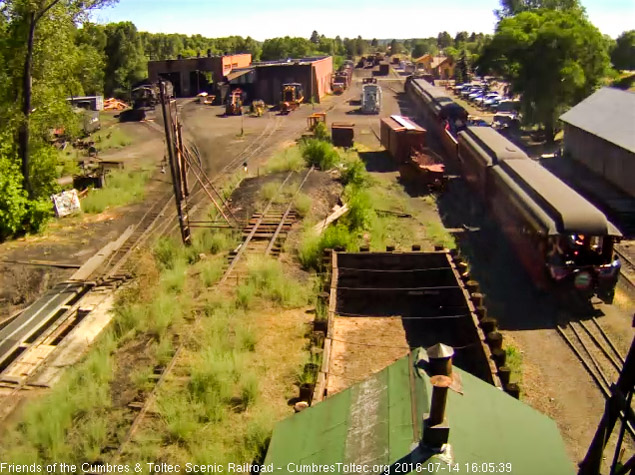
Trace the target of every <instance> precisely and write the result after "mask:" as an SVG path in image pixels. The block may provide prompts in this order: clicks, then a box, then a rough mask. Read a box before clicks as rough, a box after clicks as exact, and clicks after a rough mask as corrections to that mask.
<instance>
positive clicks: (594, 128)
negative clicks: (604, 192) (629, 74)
mask: <svg viewBox="0 0 635 475" xmlns="http://www.w3.org/2000/svg"><path fill="white" fill-rule="evenodd" d="M560 120H561V121H563V122H566V123H567V124H571V125H572V126H574V127H577V128H579V129H582V130H584V131H585V132H588V133H590V134H593V135H595V136H597V137H600V138H602V139H604V140H606V141H607V142H610V143H612V144H615V145H617V146H618V147H621V148H623V149H626V150H628V151H629V152H631V153H635V94H633V93H632V92H628V91H622V90H620V89H615V88H612V87H603V88H602V89H600V90H598V91H596V92H595V93H593V94H591V95H590V96H589V97H587V98H586V99H585V100H583V101H582V102H580V103H579V104H578V105H576V106H575V107H573V108H572V109H570V110H569V111H568V112H566V113H564V114H563V115H561V116H560Z"/></svg>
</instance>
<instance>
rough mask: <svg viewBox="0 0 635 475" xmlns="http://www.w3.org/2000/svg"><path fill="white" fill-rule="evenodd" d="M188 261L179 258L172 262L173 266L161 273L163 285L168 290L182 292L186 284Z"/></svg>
mask: <svg viewBox="0 0 635 475" xmlns="http://www.w3.org/2000/svg"><path fill="white" fill-rule="evenodd" d="M186 272H187V263H186V262H185V260H184V259H182V258H179V259H176V260H174V261H173V262H172V267H171V268H169V269H165V270H164V271H163V272H162V273H161V277H160V282H161V287H162V288H163V290H164V291H166V292H168V293H169V292H173V293H176V294H180V293H181V292H183V287H184V286H185V279H186Z"/></svg>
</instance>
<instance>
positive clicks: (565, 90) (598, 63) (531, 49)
mask: <svg viewBox="0 0 635 475" xmlns="http://www.w3.org/2000/svg"><path fill="white" fill-rule="evenodd" d="M608 64H609V61H608V52H607V44H606V42H605V41H604V38H603V37H602V34H601V33H600V32H599V31H598V29H597V28H595V27H594V26H593V25H592V24H591V23H590V22H589V21H588V20H587V19H586V17H585V16H584V14H583V13H582V12H581V11H579V10H565V11H557V10H546V9H542V10H536V11H525V12H522V13H519V14H518V15H515V16H513V17H509V18H504V19H503V20H501V21H500V22H499V24H498V26H497V28H496V33H495V35H494V37H493V40H492V42H491V43H490V44H489V45H488V46H487V47H486V48H485V50H484V52H483V56H482V57H481V59H480V65H481V66H482V67H484V68H485V69H486V70H491V71H494V72H496V73H498V74H501V75H503V76H504V77H505V78H506V79H507V80H508V81H509V82H510V85H511V89H512V93H515V94H520V95H521V98H522V99H521V100H522V105H523V110H524V112H525V115H526V116H525V118H526V119H527V121H528V122H531V123H539V124H542V125H544V127H545V131H546V135H547V137H548V138H549V139H553V136H554V132H555V123H556V120H557V117H558V116H559V115H560V113H561V112H563V111H564V110H565V109H566V108H567V107H569V106H571V105H573V104H575V103H577V102H579V101H580V100H582V99H583V98H585V97H586V96H588V95H589V94H591V92H593V89H594V88H595V87H596V86H597V85H598V84H599V83H600V81H601V80H602V78H603V77H604V75H605V73H606V71H607V67H608Z"/></svg>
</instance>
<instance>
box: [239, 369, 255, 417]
mask: <svg viewBox="0 0 635 475" xmlns="http://www.w3.org/2000/svg"><path fill="white" fill-rule="evenodd" d="M238 385H239V387H240V399H241V402H242V407H243V409H247V408H248V407H251V406H253V405H254V404H255V402H256V399H257V398H258V393H259V384H258V376H256V374H254V373H253V372H252V371H247V372H243V373H242V374H241V375H240V381H239V383H238Z"/></svg>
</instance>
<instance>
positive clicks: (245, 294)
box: [237, 258, 308, 308]
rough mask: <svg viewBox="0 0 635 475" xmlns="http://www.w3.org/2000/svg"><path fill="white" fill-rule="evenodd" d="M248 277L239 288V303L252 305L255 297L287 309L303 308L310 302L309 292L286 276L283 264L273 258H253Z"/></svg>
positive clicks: (249, 263) (249, 265)
mask: <svg viewBox="0 0 635 475" xmlns="http://www.w3.org/2000/svg"><path fill="white" fill-rule="evenodd" d="M247 268H248V275H247V278H246V279H245V282H244V283H243V284H242V285H240V287H239V288H238V296H239V297H238V299H237V300H238V302H239V303H240V305H241V306H242V307H243V308H249V305H247V306H244V305H243V304H242V302H246V303H250V302H251V301H253V297H254V296H257V297H261V298H264V299H267V300H270V301H272V302H274V303H276V304H278V305H280V306H282V307H285V308H294V307H301V306H302V305H305V304H306V303H307V301H308V292H307V289H306V288H305V287H303V286H302V285H300V284H299V283H298V282H297V281H295V280H293V279H291V278H289V277H288V276H286V275H285V274H284V270H283V268H282V264H281V263H280V262H278V261H276V260H274V259H271V258H252V259H250V260H249V261H248V263H247Z"/></svg>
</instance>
